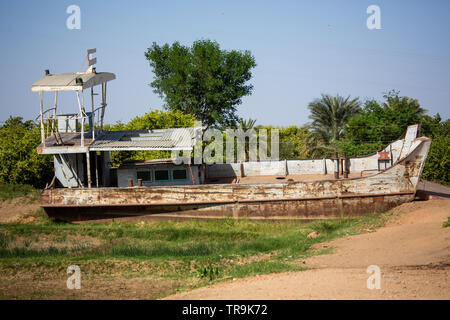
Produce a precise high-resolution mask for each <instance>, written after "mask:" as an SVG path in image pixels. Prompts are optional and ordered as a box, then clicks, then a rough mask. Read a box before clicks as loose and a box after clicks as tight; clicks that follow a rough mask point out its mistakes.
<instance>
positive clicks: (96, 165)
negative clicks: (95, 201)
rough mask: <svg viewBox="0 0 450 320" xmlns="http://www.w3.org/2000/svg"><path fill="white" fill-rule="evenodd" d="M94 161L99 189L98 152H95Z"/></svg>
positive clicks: (96, 183) (96, 182) (96, 184)
mask: <svg viewBox="0 0 450 320" xmlns="http://www.w3.org/2000/svg"><path fill="white" fill-rule="evenodd" d="M94 159H95V161H94V162H95V186H96V187H97V188H98V158H97V151H95V152H94Z"/></svg>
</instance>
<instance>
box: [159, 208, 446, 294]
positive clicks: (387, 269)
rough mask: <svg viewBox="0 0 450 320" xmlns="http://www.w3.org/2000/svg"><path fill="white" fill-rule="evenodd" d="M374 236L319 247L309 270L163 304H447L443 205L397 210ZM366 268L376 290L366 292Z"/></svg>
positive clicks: (264, 277)
mask: <svg viewBox="0 0 450 320" xmlns="http://www.w3.org/2000/svg"><path fill="white" fill-rule="evenodd" d="M392 213H393V215H392V218H391V219H390V220H389V222H388V223H387V225H386V226H385V227H383V228H380V229H378V230H376V231H372V230H367V232H366V233H364V234H360V235H355V236H350V237H346V238H340V239H336V240H333V241H330V242H328V243H325V244H324V243H322V244H320V245H319V246H318V248H317V249H327V248H332V249H333V253H331V254H324V255H319V256H313V257H311V258H308V259H306V260H305V261H303V262H304V265H305V266H306V267H308V268H310V269H309V270H306V271H300V272H288V273H278V274H267V275H261V276H256V277H250V278H245V279H238V280H235V281H229V282H225V283H219V284H216V285H212V286H209V287H204V288H200V289H196V290H193V291H190V292H185V293H180V294H176V295H173V296H170V297H167V298H166V299H194V300H197V299H198V300H202V299H223V300H233V299H450V228H443V226H442V223H443V222H444V221H446V220H447V217H448V216H450V201H449V200H432V201H423V202H412V203H406V204H403V205H401V206H399V207H397V208H395V209H394V210H393V211H392ZM369 265H377V266H379V267H380V269H381V288H380V289H372V290H370V289H368V288H367V279H368V277H369V276H370V275H371V274H368V273H367V267H368V266H369Z"/></svg>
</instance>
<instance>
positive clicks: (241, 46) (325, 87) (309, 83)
mask: <svg viewBox="0 0 450 320" xmlns="http://www.w3.org/2000/svg"><path fill="white" fill-rule="evenodd" d="M72 4H75V5H78V6H79V7H80V8H81V29H80V30H69V29H67V27H66V20H67V18H68V17H69V14H67V13H66V8H67V7H68V6H69V5H72ZM372 4H375V5H378V6H379V7H380V8H381V27H382V29H381V30H368V29H367V27H366V19H367V17H368V14H367V13H366V9H367V7H368V6H369V5H372ZM0 15H1V19H0V38H1V43H2V45H1V47H2V50H0V68H1V70H2V71H3V75H4V76H3V77H2V78H1V79H0V106H1V108H0V122H1V121H4V120H5V119H7V118H8V117H9V115H14V116H22V117H24V118H25V119H34V118H35V117H36V116H37V115H38V113H39V95H38V94H37V93H32V92H31V91H30V85H31V84H32V83H33V82H34V81H36V80H38V79H39V78H41V77H42V76H43V73H44V70H45V69H50V71H51V72H52V73H61V72H75V71H85V70H86V69H87V63H86V59H85V54H86V53H85V52H86V49H88V48H97V53H96V57H97V60H98V62H97V65H96V67H97V70H98V71H108V72H113V73H115V74H116V76H117V79H116V80H114V81H112V82H111V83H110V84H109V87H108V111H107V115H106V121H107V122H109V123H112V122H115V121H117V120H122V121H128V120H129V119H131V118H132V117H134V116H136V115H143V114H144V113H145V112H148V111H149V110H150V109H161V108H162V105H163V101H162V100H161V99H160V98H159V97H158V96H157V95H156V94H154V93H153V91H152V88H151V87H150V86H149V85H148V84H149V83H150V82H151V81H152V80H153V73H152V70H151V68H150V67H149V65H148V62H147V60H146V59H145V57H144V52H145V51H146V49H147V48H148V47H149V46H150V45H151V43H152V42H153V41H155V42H157V43H158V44H164V43H173V42H174V41H180V42H181V43H183V44H186V45H190V44H191V43H192V42H193V41H195V40H198V39H211V40H216V41H217V42H218V43H219V44H220V45H221V47H222V48H224V49H229V50H231V49H238V50H250V51H251V52H252V54H253V55H254V56H255V59H256V63H257V64H258V66H257V67H256V68H255V69H254V72H253V78H252V80H251V83H252V84H253V85H254V91H253V94H252V95H251V96H248V97H245V98H244V99H243V103H242V105H240V106H239V108H238V110H239V115H240V116H241V117H244V118H249V117H251V118H253V119H257V124H272V125H279V126H287V125H302V124H305V123H306V122H308V114H309V112H308V107H307V106H308V103H309V102H310V101H312V100H313V99H315V98H317V97H320V94H321V93H330V94H336V93H339V94H341V95H351V96H352V97H360V98H361V99H365V98H371V97H373V98H377V99H381V98H382V95H383V93H384V92H386V91H388V90H390V89H396V90H400V93H401V95H407V96H411V97H414V98H417V99H419V101H420V103H421V105H422V106H423V107H424V108H426V109H428V110H429V114H431V115H434V114H436V113H437V112H439V113H440V114H441V116H442V117H443V118H444V119H446V118H449V117H450V41H449V34H450V19H449V16H450V1H447V0H443V1H437V0H436V1H414V0H407V1H406V0H396V1H382V0H370V1H365V0H347V1H336V0H330V1H326V0H319V1H317V0H316V1H244V0H241V1H234V0H227V1H225V0H222V1H213V0H207V1H206V0H205V1H193V0H185V1H175V0H170V1H75V0H71V1H55V0H53V1H50V0H40V1H33V2H31V1H21V0H16V1H2V2H1V3H0ZM45 103H46V107H51V103H52V98H51V97H50V95H49V96H47V97H46V99H45ZM75 103H76V99H75V96H74V93H64V94H61V103H60V108H61V109H60V111H62V112H75V111H76V105H75Z"/></svg>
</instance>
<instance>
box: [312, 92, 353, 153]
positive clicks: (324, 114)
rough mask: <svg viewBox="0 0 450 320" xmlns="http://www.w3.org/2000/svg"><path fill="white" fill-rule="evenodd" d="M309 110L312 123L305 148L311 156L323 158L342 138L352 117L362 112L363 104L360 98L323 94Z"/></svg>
mask: <svg viewBox="0 0 450 320" xmlns="http://www.w3.org/2000/svg"><path fill="white" fill-rule="evenodd" d="M308 108H309V110H310V111H311V115H310V116H309V118H310V119H311V120H312V122H311V123H310V124H309V130H310V131H311V133H310V135H309V136H308V137H307V141H306V144H305V148H306V149H307V153H308V154H310V155H311V156H323V155H324V154H326V153H328V152H329V151H331V150H332V149H333V146H334V145H335V144H336V142H338V141H339V139H340V138H342V136H343V128H344V126H345V125H346V124H347V122H348V120H349V119H350V117H352V116H353V115H355V114H357V113H358V112H360V110H361V102H360V101H359V98H354V99H350V96H348V97H347V98H344V97H342V96H340V95H336V96H334V97H333V96H331V95H328V94H322V98H320V99H316V100H314V101H313V102H311V103H310V104H309V105H308Z"/></svg>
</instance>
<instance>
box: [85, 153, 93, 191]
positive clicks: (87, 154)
mask: <svg viewBox="0 0 450 320" xmlns="http://www.w3.org/2000/svg"><path fill="white" fill-rule="evenodd" d="M86 170H87V179H88V188H91V187H92V177H91V157H90V152H89V150H88V151H87V152H86Z"/></svg>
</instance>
